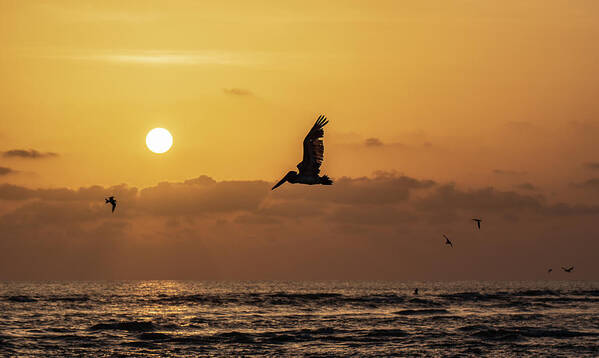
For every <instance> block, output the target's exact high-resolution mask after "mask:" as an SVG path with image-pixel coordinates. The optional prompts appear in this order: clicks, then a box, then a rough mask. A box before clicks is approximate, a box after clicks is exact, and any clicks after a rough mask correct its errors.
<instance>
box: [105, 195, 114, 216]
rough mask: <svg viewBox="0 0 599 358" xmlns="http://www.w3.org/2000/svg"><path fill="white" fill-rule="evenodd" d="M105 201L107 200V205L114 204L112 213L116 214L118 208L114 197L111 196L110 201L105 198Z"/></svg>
mask: <svg viewBox="0 0 599 358" xmlns="http://www.w3.org/2000/svg"><path fill="white" fill-rule="evenodd" d="M104 200H106V204H108V203H110V204H112V212H113V213H114V209H115V208H116V199H115V198H114V196H109V197H108V199H106V198H104Z"/></svg>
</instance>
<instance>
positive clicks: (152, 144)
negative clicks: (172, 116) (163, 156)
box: [146, 128, 173, 154]
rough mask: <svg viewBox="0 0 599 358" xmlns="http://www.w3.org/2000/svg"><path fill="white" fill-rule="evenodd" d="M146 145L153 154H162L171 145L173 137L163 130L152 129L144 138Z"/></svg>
mask: <svg viewBox="0 0 599 358" xmlns="http://www.w3.org/2000/svg"><path fill="white" fill-rule="evenodd" d="M146 145H147V146H148V149H149V150H151V151H152V152H154V153H159V154H160V153H164V152H166V151H168V150H169V149H170V148H171V146H172V145H173V136H172V135H171V134H170V132H169V131H167V130H166V129H164V128H154V129H152V130H151V131H149V132H148V135H147V136H146Z"/></svg>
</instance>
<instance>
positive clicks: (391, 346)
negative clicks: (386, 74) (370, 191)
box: [0, 281, 599, 357]
mask: <svg viewBox="0 0 599 358" xmlns="http://www.w3.org/2000/svg"><path fill="white" fill-rule="evenodd" d="M414 288H418V289H419V294H418V295H414V294H413V290H414ZM0 314H1V319H0V356H15V357H16V356H18V357H48V356H61V357H73V356H75V357H76V356H88V357H113V356H124V357H194V356H254V355H256V356H262V355H268V356H378V357H380V356H425V357H426V356H429V357H446V356H459V357H468V356H471V357H479V356H497V357H522V356H535V357H544V356H546V357H597V356H599V282H580V281H568V282H566V281H547V282H506V281H504V282H478V281H466V282H378V281H373V282H357V281H327V282H261V281H256V282H192V281H114V282H2V283H0Z"/></svg>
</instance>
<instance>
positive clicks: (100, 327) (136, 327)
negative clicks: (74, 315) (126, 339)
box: [89, 321, 156, 332]
mask: <svg viewBox="0 0 599 358" xmlns="http://www.w3.org/2000/svg"><path fill="white" fill-rule="evenodd" d="M155 328H156V327H155V326H154V324H153V323H152V322H148V321H121V322H109V323H98V324H95V325H93V326H91V327H90V328H89V330H91V331H110V330H113V331H129V332H133V331H153V330H154V329H155Z"/></svg>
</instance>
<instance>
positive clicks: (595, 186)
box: [572, 178, 599, 190]
mask: <svg viewBox="0 0 599 358" xmlns="http://www.w3.org/2000/svg"><path fill="white" fill-rule="evenodd" d="M572 185H573V186H574V187H577V188H582V189H592V190H599V178H590V179H587V180H585V181H583V182H580V183H574V184H572Z"/></svg>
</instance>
